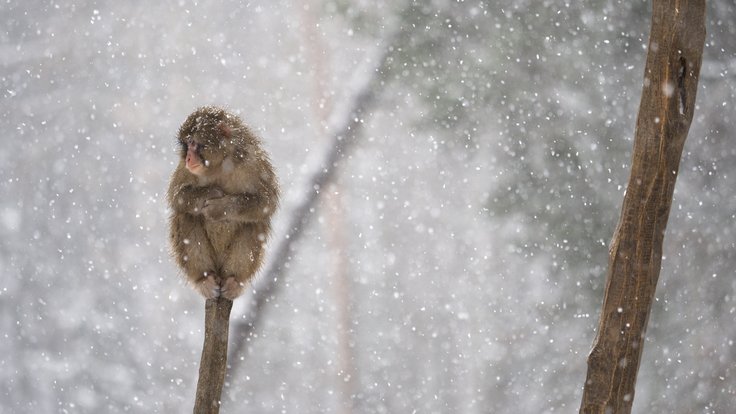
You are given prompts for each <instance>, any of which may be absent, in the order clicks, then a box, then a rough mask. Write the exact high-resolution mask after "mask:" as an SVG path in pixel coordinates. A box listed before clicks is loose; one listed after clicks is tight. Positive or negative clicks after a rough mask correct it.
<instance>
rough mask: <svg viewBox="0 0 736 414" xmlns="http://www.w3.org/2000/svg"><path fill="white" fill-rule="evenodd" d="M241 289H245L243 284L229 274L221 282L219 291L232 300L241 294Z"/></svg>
mask: <svg viewBox="0 0 736 414" xmlns="http://www.w3.org/2000/svg"><path fill="white" fill-rule="evenodd" d="M243 290H245V285H244V284H242V283H240V282H238V281H237V280H235V278H234V277H233V276H230V277H228V278H227V279H225V283H223V284H222V289H221V290H220V292H221V294H222V297H224V298H227V299H230V300H233V299H235V298H237V297H238V296H240V295H242V294H243Z"/></svg>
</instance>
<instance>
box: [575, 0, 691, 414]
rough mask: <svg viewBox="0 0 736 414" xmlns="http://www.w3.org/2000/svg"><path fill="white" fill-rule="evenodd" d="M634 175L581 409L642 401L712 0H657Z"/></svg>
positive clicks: (623, 412)
mask: <svg viewBox="0 0 736 414" xmlns="http://www.w3.org/2000/svg"><path fill="white" fill-rule="evenodd" d="M652 9H653V11H652V28H651V32H650V36H649V52H648V54H647V63H646V67H645V69H644V89H643V91H642V97H641V104H640V107H639V116H638V118H637V122H636V132H635V134H634V135H635V136H634V150H633V154H632V158H633V159H632V162H631V177H630V178H629V183H628V186H627V188H626V195H625V196H624V202H623V206H622V207H621V218H620V220H619V222H618V226H617V227H616V231H615V232H614V235H613V240H612V242H611V247H610V250H609V259H608V260H609V262H608V275H607V277H606V290H605V293H604V298H603V308H602V309H601V315H600V322H599V325H598V333H597V335H596V338H595V341H594V342H593V349H592V350H591V352H590V356H589V357H588V373H587V377H586V379H585V386H584V389H583V399H582V403H581V406H580V412H581V413H591V414H592V413H597V414H604V413H612V414H627V413H630V412H631V406H632V404H633V402H634V388H635V385H636V375H637V372H638V370H639V362H640V360H641V354H642V349H643V347H644V339H645V337H644V335H645V332H646V327H647V322H648V319H649V313H650V311H651V306H652V300H653V299H654V291H655V288H656V287H657V280H658V278H659V271H660V267H661V261H662V242H663V240H664V232H665V228H666V226H667V220H668V217H669V212H670V206H671V204H672V195H673V192H674V188H675V180H676V179H677V171H678V169H679V165H680V158H681V155H682V150H683V146H684V144H685V138H687V133H688V130H689V128H690V123H691V121H692V118H693V110H694V109H695V93H696V91H697V88H698V74H699V72H700V64H701V59H702V54H703V44H704V40H705V0H678V1H675V0H654V2H653V7H652Z"/></svg>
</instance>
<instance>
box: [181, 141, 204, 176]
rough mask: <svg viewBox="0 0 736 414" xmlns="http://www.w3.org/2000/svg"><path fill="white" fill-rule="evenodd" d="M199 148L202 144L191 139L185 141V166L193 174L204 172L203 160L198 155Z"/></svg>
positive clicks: (200, 148)
mask: <svg viewBox="0 0 736 414" xmlns="http://www.w3.org/2000/svg"><path fill="white" fill-rule="evenodd" d="M201 150H202V144H198V143H197V142H195V141H194V140H192V139H190V140H189V141H188V142H187V157H186V167H187V170H189V172H190V173H192V174H194V175H202V174H204V169H205V162H204V161H203V160H202V157H201V156H200V155H199V151H201Z"/></svg>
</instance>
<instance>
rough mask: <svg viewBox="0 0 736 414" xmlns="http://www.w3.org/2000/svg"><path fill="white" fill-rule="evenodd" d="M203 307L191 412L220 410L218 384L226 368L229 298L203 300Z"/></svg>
mask: <svg viewBox="0 0 736 414" xmlns="http://www.w3.org/2000/svg"><path fill="white" fill-rule="evenodd" d="M204 306H205V316H204V323H205V325H204V345H203V346H202V359H201V360H200V363H199V380H198V381H197V396H196V398H195V400H194V414H217V413H219V412H220V398H221V395H222V385H223V383H224V382H225V371H226V370H227V341H228V331H229V328H230V310H231V309H232V307H233V301H232V300H230V299H225V298H222V297H220V298H217V299H207V301H206V302H205V305H204Z"/></svg>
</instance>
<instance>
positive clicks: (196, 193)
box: [172, 185, 225, 215]
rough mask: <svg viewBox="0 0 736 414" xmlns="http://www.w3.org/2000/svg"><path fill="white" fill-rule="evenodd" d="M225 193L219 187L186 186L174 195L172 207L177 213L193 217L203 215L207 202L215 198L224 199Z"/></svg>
mask: <svg viewBox="0 0 736 414" xmlns="http://www.w3.org/2000/svg"><path fill="white" fill-rule="evenodd" d="M224 194H225V193H223V191H222V190H220V189H219V188H217V187H213V186H207V187H195V186H192V185H185V186H182V187H181V188H179V190H178V191H177V192H176V194H175V195H174V197H173V198H174V201H173V203H172V206H173V207H174V210H175V211H178V212H180V213H187V214H192V215H199V214H202V210H203V209H204V205H205V202H206V201H207V200H210V199H213V198H219V197H222V196H223V195H224Z"/></svg>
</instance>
